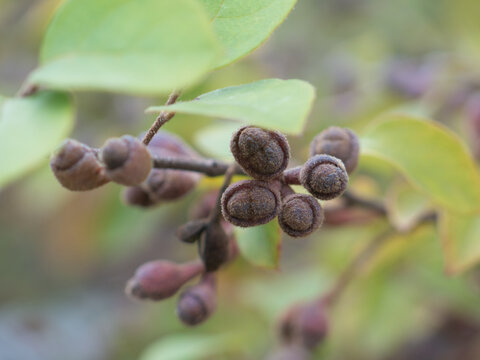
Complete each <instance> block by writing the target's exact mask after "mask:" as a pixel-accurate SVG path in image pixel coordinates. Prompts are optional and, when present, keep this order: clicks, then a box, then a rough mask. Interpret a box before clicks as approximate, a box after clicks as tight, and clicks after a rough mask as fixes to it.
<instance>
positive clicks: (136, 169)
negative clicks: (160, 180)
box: [101, 135, 152, 186]
mask: <svg viewBox="0 0 480 360" xmlns="http://www.w3.org/2000/svg"><path fill="white" fill-rule="evenodd" d="M101 159H102V161H103V162H104V163H105V165H106V168H107V175H108V176H109V178H110V179H111V180H112V181H114V182H116V183H118V184H122V185H126V186H133V185H138V184H140V183H141V182H142V181H144V180H145V179H146V178H147V176H148V174H149V173H150V170H151V169H152V159H151V157H150V153H149V151H148V149H147V147H146V146H145V145H144V144H143V143H142V142H140V140H138V139H136V138H134V137H133V136H130V135H125V136H122V137H121V138H113V139H109V140H107V141H106V142H105V144H104V145H103V147H102V150H101Z"/></svg>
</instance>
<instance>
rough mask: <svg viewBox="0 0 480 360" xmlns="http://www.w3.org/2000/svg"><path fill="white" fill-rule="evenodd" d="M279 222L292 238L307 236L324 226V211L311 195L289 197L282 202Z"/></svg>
mask: <svg viewBox="0 0 480 360" xmlns="http://www.w3.org/2000/svg"><path fill="white" fill-rule="evenodd" d="M278 222H279V224H280V227H281V228H282V230H283V231H284V232H285V233H287V234H288V235H290V236H293V237H303V236H307V235H310V234H311V233H312V232H314V231H315V230H317V229H318V228H319V227H320V225H322V222H323V209H322V207H321V206H320V204H319V203H318V201H317V199H315V198H314V197H313V196H311V195H307V194H292V195H288V196H287V197H286V198H285V199H284V200H283V202H282V207H281V209H280V213H279V215H278Z"/></svg>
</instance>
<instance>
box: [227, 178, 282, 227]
mask: <svg viewBox="0 0 480 360" xmlns="http://www.w3.org/2000/svg"><path fill="white" fill-rule="evenodd" d="M272 185H273V184H271V183H267V182H264V181H259V180H244V181H239V182H237V183H235V184H233V185H230V186H229V187H228V188H227V190H226V191H225V192H224V193H223V195H222V214H223V217H224V218H225V220H227V221H228V222H230V223H231V224H233V225H236V226H241V227H250V226H256V225H261V224H266V223H268V222H269V221H271V220H273V219H274V218H275V216H277V214H278V212H279V210H280V203H281V200H280V191H279V189H278V188H277V187H276V186H272Z"/></svg>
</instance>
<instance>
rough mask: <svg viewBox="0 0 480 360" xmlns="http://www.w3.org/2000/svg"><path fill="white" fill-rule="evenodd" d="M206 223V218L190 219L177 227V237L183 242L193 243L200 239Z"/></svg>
mask: <svg viewBox="0 0 480 360" xmlns="http://www.w3.org/2000/svg"><path fill="white" fill-rule="evenodd" d="M207 225H208V219H199V220H190V221H189V222H187V223H186V224H183V225H182V226H180V227H179V228H178V229H177V237H178V238H179V239H180V240H181V241H182V242H185V243H190V244H192V243H194V242H196V241H197V240H199V239H200V236H201V235H202V233H203V231H204V230H205V228H206V227H207Z"/></svg>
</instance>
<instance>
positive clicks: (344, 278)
mask: <svg viewBox="0 0 480 360" xmlns="http://www.w3.org/2000/svg"><path fill="white" fill-rule="evenodd" d="M436 219H437V214H436V213H433V212H432V213H428V214H426V215H425V216H422V217H421V218H420V219H418V222H417V223H416V224H415V225H414V226H413V227H412V228H411V230H410V232H413V231H415V230H416V229H417V228H418V227H420V226H421V225H423V224H426V223H429V222H432V221H436ZM393 234H395V229H394V228H393V227H391V226H390V227H389V228H388V229H387V230H385V231H384V232H382V233H380V234H379V235H377V236H376V237H375V238H374V239H373V240H372V241H371V242H370V243H369V244H368V245H367V246H366V247H365V249H363V250H362V251H361V252H360V253H359V254H358V255H357V256H356V257H355V258H354V259H353V260H352V262H351V263H350V264H349V265H348V266H347V267H346V268H345V269H344V270H343V272H342V273H341V275H340V276H339V278H338V279H337V281H336V282H335V283H334V284H333V286H332V288H331V289H330V290H329V291H328V292H327V293H326V294H324V295H322V296H321V297H320V301H321V302H323V303H324V304H326V305H329V306H332V305H334V304H335V303H337V302H338V299H339V298H340V297H341V295H342V294H343V292H344V290H345V288H346V287H347V286H348V285H349V284H350V283H351V282H352V280H353V279H354V278H355V276H356V275H357V274H358V273H359V272H360V271H361V270H362V269H363V268H364V266H365V265H366V264H367V263H368V261H369V260H370V259H371V258H372V257H373V256H374V255H375V254H376V253H377V252H378V250H379V249H380V248H382V246H383V245H384V244H385V243H386V242H387V241H388V240H389V239H390V238H391V235H393Z"/></svg>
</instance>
